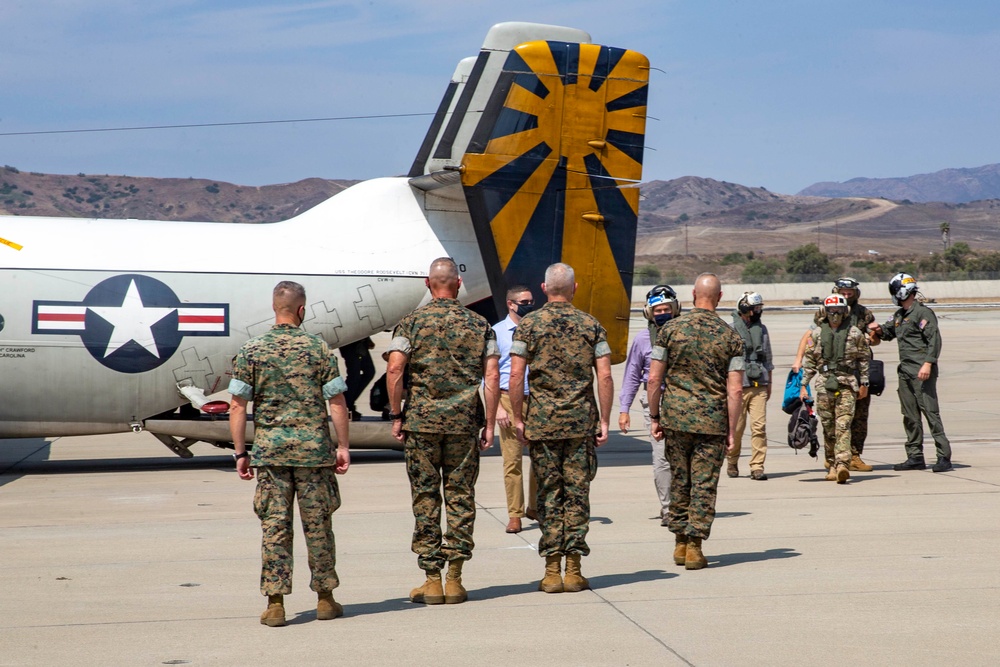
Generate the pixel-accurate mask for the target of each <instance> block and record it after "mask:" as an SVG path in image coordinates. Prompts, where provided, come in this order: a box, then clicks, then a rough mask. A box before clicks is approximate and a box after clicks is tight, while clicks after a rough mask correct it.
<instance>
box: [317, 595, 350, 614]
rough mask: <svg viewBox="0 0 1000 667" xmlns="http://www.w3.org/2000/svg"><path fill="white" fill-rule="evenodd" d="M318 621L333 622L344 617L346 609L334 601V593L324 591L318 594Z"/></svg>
mask: <svg viewBox="0 0 1000 667" xmlns="http://www.w3.org/2000/svg"><path fill="white" fill-rule="evenodd" d="M316 596H317V598H318V599H317V600H316V620H317V621H331V620H333V619H335V618H339V617H341V616H343V615H344V608H343V607H342V606H341V605H340V603H339V602H337V601H336V600H334V599H333V592H332V591H322V592H320V593H317V594H316Z"/></svg>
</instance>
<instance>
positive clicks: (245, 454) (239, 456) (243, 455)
mask: <svg viewBox="0 0 1000 667" xmlns="http://www.w3.org/2000/svg"><path fill="white" fill-rule="evenodd" d="M249 456H250V452H246V451H244V452H240V453H239V454H233V460H234V461H239V460H240V459H245V458H248V457H249Z"/></svg>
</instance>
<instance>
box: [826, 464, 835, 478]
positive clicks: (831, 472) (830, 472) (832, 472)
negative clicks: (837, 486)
mask: <svg viewBox="0 0 1000 667" xmlns="http://www.w3.org/2000/svg"><path fill="white" fill-rule="evenodd" d="M826 481H828V482H836V481H837V466H835V465H834V466H830V469H829V470H828V471H827V473H826Z"/></svg>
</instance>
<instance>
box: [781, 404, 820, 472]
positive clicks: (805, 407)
mask: <svg viewBox="0 0 1000 667" xmlns="http://www.w3.org/2000/svg"><path fill="white" fill-rule="evenodd" d="M816 427H817V422H816V415H815V414H814V413H813V407H812V401H809V402H807V403H802V402H801V401H800V402H799V407H797V408H796V409H795V411H794V412H793V413H792V417H791V419H789V420H788V446H789V447H791V448H792V449H794V450H795V453H796V454H797V453H798V450H800V449H805V447H806V445H808V446H809V456H811V457H813V458H816V453H817V452H818V451H819V438H817V437H816Z"/></svg>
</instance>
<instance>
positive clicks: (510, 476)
mask: <svg viewBox="0 0 1000 667" xmlns="http://www.w3.org/2000/svg"><path fill="white" fill-rule="evenodd" d="M534 308H535V297H534V296H532V294H531V290H530V289H528V288H527V287H525V286H524V285H515V286H513V287H511V288H510V289H509V290H507V317H505V318H504V319H502V320H500V321H499V322H497V323H496V324H494V325H493V332H494V333H495V334H496V335H497V347H499V348H500V406H499V407H498V408H497V426H498V427H499V430H500V453H501V454H502V455H503V488H504V493H505V494H506V495H507V532H508V533H520V532H521V519H522V518H523V517H528V518H529V519H537V518H538V514H537V513H536V512H535V501H536V497H537V496H538V482H537V480H536V479H535V473H534V472H533V471H532V468H531V465H530V459H529V465H528V471H529V472H528V503H527V506H525V502H524V482H523V479H522V474H521V470H522V465H521V462H522V459H523V453H524V446H523V445H522V444H521V441H520V440H518V439H517V433H516V432H515V431H514V423H513V421H512V420H511V418H510V415H511V414H512V413H511V410H512V408H511V405H510V395H509V392H510V345H511V342H512V341H513V337H514V330H515V329H517V325H518V323H519V322H520V321H521V318H522V317H524V316H525V315H527V314H528V313H530V312H531V311H532V310H534ZM527 376H528V369H525V378H524V385H523V395H524V396H526V395H527V394H528V377H527ZM522 416H523V415H522Z"/></svg>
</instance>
